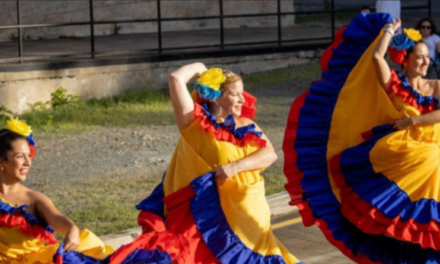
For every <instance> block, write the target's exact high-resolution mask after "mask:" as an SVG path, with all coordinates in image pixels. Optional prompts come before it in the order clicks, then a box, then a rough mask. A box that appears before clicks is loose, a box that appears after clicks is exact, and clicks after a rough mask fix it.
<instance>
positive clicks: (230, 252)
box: [111, 100, 299, 264]
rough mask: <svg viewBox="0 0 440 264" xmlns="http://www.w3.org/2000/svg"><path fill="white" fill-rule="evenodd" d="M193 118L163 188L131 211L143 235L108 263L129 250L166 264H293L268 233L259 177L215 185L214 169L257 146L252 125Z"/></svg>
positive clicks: (250, 174) (243, 175)
mask: <svg viewBox="0 0 440 264" xmlns="http://www.w3.org/2000/svg"><path fill="white" fill-rule="evenodd" d="M255 101H256V100H254V103H255ZM251 108H252V107H251ZM248 113H252V111H250V112H248ZM194 117H195V120H194V122H193V123H192V124H191V125H190V126H189V127H187V128H185V129H184V130H182V131H181V134H182V136H181V138H180V140H179V142H178V144H177V147H176V150H175V152H174V155H173V157H172V159H171V161H170V165H169V167H168V170H167V172H166V174H165V176H164V179H163V182H162V183H161V184H160V185H159V186H157V187H156V189H155V190H154V191H153V193H152V194H151V195H150V196H149V197H147V198H146V199H145V200H144V201H142V202H141V203H140V204H139V205H138V206H137V208H138V209H139V210H141V213H140V214H139V217H138V223H139V224H140V225H141V226H142V229H143V234H142V235H140V236H139V237H137V238H136V239H135V240H134V241H133V243H130V244H128V245H126V246H124V247H122V248H120V249H119V250H117V251H116V253H115V254H114V255H113V256H112V257H111V263H125V261H126V260H127V258H128V256H130V254H133V252H135V251H136V250H145V251H151V250H158V251H160V252H162V253H164V254H166V255H167V256H168V257H169V258H171V259H172V261H174V262H173V263H204V264H205V263H231V264H232V263H249V264H250V263H268V264H269V263H277V264H281V263H291V264H293V263H299V261H298V260H297V259H296V258H295V257H294V256H292V255H291V254H290V253H289V252H288V251H287V250H286V249H285V248H284V246H283V245H282V244H281V243H280V242H279V241H278V240H277V238H276V237H275V236H274V235H273V233H272V229H271V224H270V217H271V215H270V210H269V205H268V203H267V201H266V198H265V191H264V179H263V177H261V176H260V171H259V170H255V171H246V172H240V173H238V174H237V175H235V176H233V177H232V178H231V179H229V180H227V181H226V182H225V184H223V185H222V186H217V183H216V182H215V180H214V172H213V169H214V168H215V167H217V166H219V165H223V164H226V163H230V162H233V161H236V160H238V159H241V158H242V157H245V156H248V155H250V154H251V153H253V152H255V151H257V150H258V149H259V148H260V147H262V146H264V145H265V141H264V140H262V139H261V138H260V136H261V133H260V132H257V131H255V127H254V126H253V125H250V126H247V127H242V128H236V126H235V121H234V119H233V118H232V117H231V118H229V117H228V118H226V119H225V120H217V119H216V118H215V117H214V116H212V115H211V114H210V113H209V112H208V111H206V107H203V106H200V105H198V104H195V109H194ZM146 263H149V262H146ZM164 263H165V262H164Z"/></svg>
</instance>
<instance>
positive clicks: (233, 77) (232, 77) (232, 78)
mask: <svg viewBox="0 0 440 264" xmlns="http://www.w3.org/2000/svg"><path fill="white" fill-rule="evenodd" d="M222 71H223V75H224V76H225V77H226V81H224V82H223V83H222V84H221V85H220V91H221V92H222V94H223V93H225V92H226V91H227V90H228V88H229V86H230V85H231V84H234V83H236V82H238V81H241V80H242V79H241V77H240V75H237V74H235V73H233V72H232V71H230V70H222Z"/></svg>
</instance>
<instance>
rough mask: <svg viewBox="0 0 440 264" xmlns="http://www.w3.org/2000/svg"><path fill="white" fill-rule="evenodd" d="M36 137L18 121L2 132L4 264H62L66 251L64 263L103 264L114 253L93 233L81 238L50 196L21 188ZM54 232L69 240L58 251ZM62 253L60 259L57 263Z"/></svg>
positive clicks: (0, 258) (0, 234)
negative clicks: (33, 137)
mask: <svg viewBox="0 0 440 264" xmlns="http://www.w3.org/2000/svg"><path fill="white" fill-rule="evenodd" d="M31 132H32V131H31V129H30V127H29V126H27V125H26V124H25V123H24V122H21V121H18V120H16V119H12V120H10V121H8V122H7V126H6V128H5V129H1V130H0V263H2V264H3V263H4V264H6V263H7V264H49V263H54V261H58V262H57V263H62V259H60V257H61V256H62V254H61V252H62V251H63V250H64V251H65V253H64V257H65V259H64V260H65V261H64V263H72V264H73V263H75V264H82V263H85V261H86V260H90V261H94V262H87V263H95V262H96V263H98V262H99V261H100V260H102V259H105V258H106V257H107V255H109V254H110V253H112V252H113V249H112V248H110V247H108V246H105V245H104V243H103V242H102V241H101V240H99V238H98V237H96V236H95V235H94V234H93V233H91V232H89V231H88V230H83V231H81V232H79V230H78V227H77V226H76V225H75V224H74V223H73V222H72V220H70V219H69V218H68V217H66V216H64V215H62V214H61V213H60V212H59V211H58V210H57V209H56V207H55V206H54V204H53V203H52V201H51V200H50V199H49V198H48V197H47V196H45V195H44V194H42V193H40V192H37V191H34V190H31V189H29V188H26V187H25V186H23V185H22V184H21V183H22V182H24V181H25V180H26V177H27V174H28V173H29V170H30V169H31V166H32V159H33V157H34V155H35V149H34V145H35V142H34V140H33V139H32V134H31ZM52 228H53V229H52ZM54 230H55V231H56V232H58V233H59V234H61V235H64V247H63V246H60V245H58V242H57V240H56V239H55V237H54V236H53V234H52V233H53V231H54ZM59 248H60V250H59V254H58V255H59V256H60V257H58V259H57V257H55V259H53V258H54V255H56V252H57V250H58V249H59ZM74 250H77V251H74Z"/></svg>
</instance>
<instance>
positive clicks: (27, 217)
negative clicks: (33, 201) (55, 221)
mask: <svg viewBox="0 0 440 264" xmlns="http://www.w3.org/2000/svg"><path fill="white" fill-rule="evenodd" d="M27 207H28V206H27V205H22V206H18V207H13V206H11V205H9V204H7V203H5V202H3V201H2V200H0V215H1V219H3V218H4V217H5V215H11V216H12V215H15V217H23V221H24V222H26V223H27V224H28V225H30V227H29V228H33V226H36V227H39V228H42V230H44V232H49V233H53V232H54V230H53V229H52V227H51V226H50V225H48V224H47V223H45V222H44V221H42V220H40V219H38V218H36V217H35V216H33V215H32V214H30V213H29V212H27V211H26V210H25V209H26V208H27ZM4 219H7V218H4ZM3 221H5V222H4V223H5V224H6V220H3ZM19 222H20V226H22V225H23V223H22V221H19ZM9 223H12V222H9ZM27 229H28V228H27Z"/></svg>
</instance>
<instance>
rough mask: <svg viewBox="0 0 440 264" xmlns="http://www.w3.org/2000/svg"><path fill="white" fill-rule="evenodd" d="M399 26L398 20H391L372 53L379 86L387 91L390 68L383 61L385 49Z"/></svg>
mask: <svg viewBox="0 0 440 264" xmlns="http://www.w3.org/2000/svg"><path fill="white" fill-rule="evenodd" d="M400 24H401V22H400V19H399V18H397V19H396V20H394V19H393V23H392V24H387V25H385V27H384V34H383V35H382V38H381V39H380V40H379V42H378V43H377V45H376V48H375V49H374V51H373V56H372V60H373V64H374V68H375V69H376V76H377V79H378V80H379V84H380V85H381V86H382V87H383V88H384V89H385V90H388V84H389V81H390V78H391V73H390V67H389V66H388V63H387V62H386V60H385V54H386V53H387V49H388V46H389V44H390V42H391V39H392V37H393V35H394V31H396V30H397V29H398V28H399V27H400Z"/></svg>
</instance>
